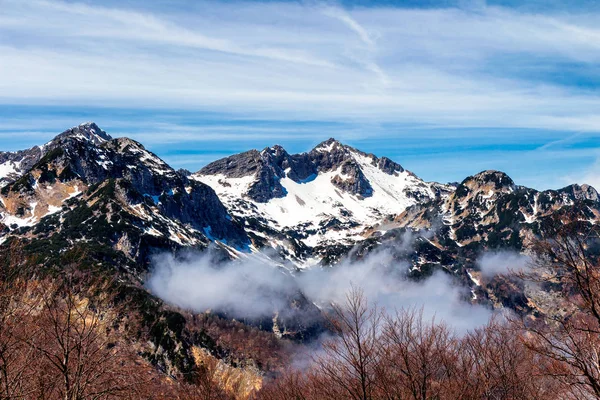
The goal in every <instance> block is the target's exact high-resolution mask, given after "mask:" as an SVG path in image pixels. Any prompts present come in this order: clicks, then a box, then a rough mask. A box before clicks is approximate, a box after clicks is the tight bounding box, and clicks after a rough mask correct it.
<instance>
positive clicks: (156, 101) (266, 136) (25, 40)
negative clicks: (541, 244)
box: [0, 0, 600, 188]
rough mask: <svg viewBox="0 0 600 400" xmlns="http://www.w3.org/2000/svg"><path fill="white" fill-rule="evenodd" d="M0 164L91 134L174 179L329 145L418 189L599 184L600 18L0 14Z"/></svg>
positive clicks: (20, 4)
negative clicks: (135, 149) (486, 173)
mask: <svg viewBox="0 0 600 400" xmlns="http://www.w3.org/2000/svg"><path fill="white" fill-rule="evenodd" d="M0 7H1V8H2V12H1V13H0V149H1V150H16V149H20V148H25V147H29V146H31V145H34V144H40V143H43V142H45V141H47V140H49V139H50V138H52V137H53V136H54V135H56V134H57V133H59V132H61V131H63V130H64V129H66V128H68V127H70V126H73V125H76V124H78V123H80V122H84V121H90V120H93V121H95V122H96V123H98V125H100V126H101V127H102V128H103V129H105V130H106V131H107V132H108V133H110V134H111V135H112V136H129V137H132V138H134V139H137V140H139V141H141V142H142V143H144V144H145V145H146V147H148V148H149V149H151V150H153V151H154V152H156V153H157V154H158V155H160V156H161V157H163V158H164V159H165V160H166V161H168V162H169V163H170V164H172V165H173V166H175V167H186V168H188V169H190V170H196V169H198V168H200V167H201V166H202V165H204V164H206V163H207V162H210V161H212V160H214V159H217V158H219V157H223V156H226V155H229V154H232V153H235V152H239V151H243V150H247V149H249V148H263V147H265V146H269V145H273V144H276V143H277V144H281V145H283V146H284V147H286V148H287V149H288V150H289V151H291V152H300V151H306V150H309V149H310V148H311V147H312V146H314V145H316V144H317V143H319V142H321V141H323V140H326V139H327V138H329V137H335V138H337V139H338V140H341V141H343V142H345V143H348V144H351V145H353V146H355V147H358V148H360V149H362V150H364V151H367V152H373V153H375V154H377V155H385V156H388V157H390V158H392V159H394V160H396V161H397V162H399V163H401V164H402V165H403V166H404V167H405V168H408V169H410V170H412V171H413V172H415V173H416V174H417V175H419V176H421V177H423V178H425V179H427V180H437V181H457V180H461V179H463V178H464V177H466V176H467V175H470V174H473V173H476V172H479V171H481V170H483V169H501V170H504V171H506V172H507V173H509V174H510V175H511V176H512V177H513V178H514V179H515V181H516V182H517V183H520V184H524V185H528V186H533V187H536V188H557V187H561V186H565V185H566V184H568V183H572V182H578V183H584V182H588V183H591V184H594V185H596V186H600V161H598V157H599V156H600V148H599V146H600V44H599V43H600V27H598V23H597V21H600V2H597V1H587V0H582V1H577V2H575V1H571V2H566V1H557V0H549V1H530V2H527V1H516V0H514V1H513V0H503V1H488V2H485V1H482V0H480V1H468V0H456V1H451V0H445V1H432V0H425V1H415V0H408V1H387V0H386V1H364V0H348V1H319V0H307V1H285V2H282V1H264V2H240V1H210V2H206V1H191V0H189V1H188V0H175V1H166V0H160V1H152V2H148V1H139V0H120V1H114V0H106V1H102V2H98V1H73V0H70V1H48V0H0Z"/></svg>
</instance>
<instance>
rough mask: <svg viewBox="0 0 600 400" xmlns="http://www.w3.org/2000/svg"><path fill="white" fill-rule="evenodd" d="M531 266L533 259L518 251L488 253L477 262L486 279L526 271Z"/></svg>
mask: <svg viewBox="0 0 600 400" xmlns="http://www.w3.org/2000/svg"><path fill="white" fill-rule="evenodd" d="M530 264H531V257H529V256H527V255H524V254H521V253H518V252H516V251H494V252H486V253H483V254H482V255H481V256H480V257H479V259H478V260H477V265H478V267H479V269H480V271H481V276H482V277H483V278H486V279H491V278H493V277H494V276H497V275H508V274H511V273H518V272H521V271H524V270H526V269H527V268H529V265H530Z"/></svg>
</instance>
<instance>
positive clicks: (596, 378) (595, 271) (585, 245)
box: [522, 219, 600, 398]
mask: <svg viewBox="0 0 600 400" xmlns="http://www.w3.org/2000/svg"><path fill="white" fill-rule="evenodd" d="M599 237H600V236H599V234H598V228H597V227H596V226H593V225H590V224H589V223H587V221H580V220H577V219H567V220H555V221H554V223H553V224H550V225H549V226H547V227H546V229H545V231H544V236H543V238H542V239H540V240H537V241H535V242H534V244H533V245H532V249H533V250H534V251H535V252H536V254H537V255H538V258H537V261H536V263H535V264H534V265H533V268H532V271H531V272H528V273H527V274H522V276H523V277H524V278H525V279H529V280H533V281H537V282H539V283H540V284H542V285H544V287H545V288H546V289H547V290H550V291H551V292H552V293H554V294H555V295H556V300H555V302H554V304H553V305H552V307H546V308H545V309H543V310H541V313H540V315H539V317H538V318H525V319H524V320H523V323H524V326H525V329H526V330H527V332H528V333H529V335H528V337H527V338H528V340H527V342H526V344H527V346H528V348H529V349H531V350H533V351H535V352H536V353H537V354H539V355H541V356H543V357H544V358H546V359H548V360H550V361H551V363H550V365H551V368H548V369H547V371H546V373H547V375H548V376H552V377H554V378H555V379H557V380H559V381H561V382H562V383H564V384H565V385H568V386H569V387H570V388H571V392H572V397H573V398H590V397H593V398H600V262H599V258H598V255H597V254H596V253H597V246H598V239H599Z"/></svg>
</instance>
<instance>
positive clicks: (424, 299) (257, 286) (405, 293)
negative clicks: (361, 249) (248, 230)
mask: <svg viewBox="0 0 600 400" xmlns="http://www.w3.org/2000/svg"><path fill="white" fill-rule="evenodd" d="M406 272H407V265H406V264H404V263H401V262H398V261H396V260H394V258H393V257H392V255H391V252H388V251H385V250H384V251H379V252H376V253H373V254H370V255H369V256H368V257H366V258H365V259H364V260H361V261H354V262H352V261H345V262H342V263H341V264H339V265H337V266H335V267H333V268H326V269H312V270H308V271H303V272H300V273H297V274H296V275H295V276H294V277H292V276H291V275H290V274H289V272H287V271H285V270H282V269H280V268H277V267H275V266H273V265H269V264H268V263H265V260H264V259H263V258H262V257H259V258H256V257H251V258H247V259H243V260H237V261H232V262H227V263H224V264H219V263H216V262H215V261H214V260H213V258H212V256H211V254H210V253H203V254H196V255H190V256H188V257H187V258H185V259H183V260H182V259H175V258H174V257H173V256H171V255H162V256H160V257H158V258H156V259H155V262H154V268H153V272H152V273H151V275H150V277H149V279H148V281H147V286H148V287H149V288H150V289H151V290H152V292H153V293H155V294H156V295H157V296H159V297H161V298H162V299H164V300H165V301H167V302H169V303H172V304H175V305H178V306H180V307H184V308H187V309H191V310H193V311H196V312H204V311H206V310H209V309H210V310H213V311H226V312H228V313H229V314H230V315H232V316H233V317H236V318H261V317H272V316H273V315H274V313H275V312H277V311H279V310H286V309H289V308H290V307H289V304H290V298H291V297H293V296H294V295H295V294H296V293H297V292H298V290H300V291H301V292H302V293H303V294H304V295H305V296H306V297H307V298H308V300H309V301H311V302H314V303H315V304H317V305H318V306H320V307H323V308H325V309H326V308H327V307H328V306H329V305H330V304H332V303H337V304H343V302H344V300H345V297H346V295H347V293H348V292H349V291H350V289H351V287H352V286H358V287H360V288H361V289H362V290H363V291H364V293H365V295H366V296H367V298H368V299H369V301H371V302H373V303H377V304H378V305H379V306H381V307H383V308H385V309H386V310H387V311H389V312H394V311H395V310H397V309H398V310H399V309H401V308H411V307H416V308H421V307H422V308H423V311H424V316H425V317H426V318H428V319H429V318H434V317H435V318H436V319H437V320H444V321H446V322H448V323H449V324H450V325H452V326H453V327H454V328H455V329H456V330H457V331H460V332H464V331H466V330H467V329H470V328H473V327H476V326H480V325H483V324H485V323H486V322H487V321H488V320H489V317H490V316H491V311H490V310H489V309H487V308H484V307H481V306H477V305H471V304H469V303H468V302H467V301H466V300H467V299H468V298H469V297H470V296H469V292H468V289H466V288H464V287H460V286H457V285H456V283H455V282H453V280H452V279H451V278H450V277H449V276H447V275H446V274H445V273H442V272H438V273H436V274H434V275H433V276H432V277H430V278H428V279H426V280H424V281H423V282H415V281H410V280H407V279H406Z"/></svg>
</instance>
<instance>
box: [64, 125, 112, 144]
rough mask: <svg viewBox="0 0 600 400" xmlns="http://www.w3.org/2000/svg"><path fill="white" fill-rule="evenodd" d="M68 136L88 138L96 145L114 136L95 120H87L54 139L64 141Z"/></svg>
mask: <svg viewBox="0 0 600 400" xmlns="http://www.w3.org/2000/svg"><path fill="white" fill-rule="evenodd" d="M67 138H75V139H82V140H87V141H89V142H91V143H93V144H95V145H99V144H102V143H104V142H106V141H109V140H111V139H112V137H111V136H110V135H109V134H108V133H106V132H105V131H103V130H102V129H100V128H99V127H98V125H96V124H95V123H94V122H85V123H83V124H80V125H78V126H74V127H73V128H71V129H67V130H66V131H64V132H63V133H61V134H60V135H58V136H57V137H56V138H55V139H54V140H53V141H62V140H64V139H67Z"/></svg>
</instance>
